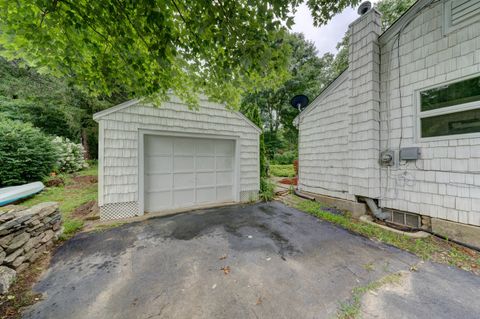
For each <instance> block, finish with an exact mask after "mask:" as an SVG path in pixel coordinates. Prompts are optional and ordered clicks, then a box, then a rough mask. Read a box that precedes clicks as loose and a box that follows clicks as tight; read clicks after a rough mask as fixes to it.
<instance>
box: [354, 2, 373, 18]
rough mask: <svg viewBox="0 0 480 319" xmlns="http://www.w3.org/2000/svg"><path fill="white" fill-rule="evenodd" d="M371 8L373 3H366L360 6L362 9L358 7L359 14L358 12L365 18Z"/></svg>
mask: <svg viewBox="0 0 480 319" xmlns="http://www.w3.org/2000/svg"><path fill="white" fill-rule="evenodd" d="M371 8H372V3H371V2H370V1H365V2H364V3H362V4H361V5H360V7H358V10H357V12H358V14H359V15H361V16H363V15H364V14H365V13H367V12H368V10H370V9H371Z"/></svg>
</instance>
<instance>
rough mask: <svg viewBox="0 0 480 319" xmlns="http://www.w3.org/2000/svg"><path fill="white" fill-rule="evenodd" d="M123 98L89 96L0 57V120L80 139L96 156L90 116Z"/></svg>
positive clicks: (94, 130)
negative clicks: (30, 125)
mask: <svg viewBox="0 0 480 319" xmlns="http://www.w3.org/2000/svg"><path fill="white" fill-rule="evenodd" d="M125 99H126V97H125V96H112V97H110V98H108V99H106V98H105V97H101V96H100V97H97V98H94V97H91V96H89V95H87V94H85V93H83V92H81V91H79V90H78V89H76V88H75V87H74V86H72V85H70V84H69V83H68V81H67V80H66V79H63V78H55V77H52V76H48V75H41V74H39V73H38V72H36V71H35V70H34V69H32V68H28V67H22V66H21V63H20V61H6V60H5V59H3V58H0V117H5V118H8V119H11V120H17V121H21V122H24V123H31V124H32V125H33V126H35V127H37V128H39V129H41V130H42V131H43V132H44V133H47V134H49V135H57V136H63V137H66V138H69V139H70V140H72V141H75V142H76V143H78V142H79V141H80V140H82V142H83V145H84V147H85V148H88V149H89V151H90V154H89V155H90V157H91V158H96V157H97V139H98V133H97V123H95V122H94V121H93V119H92V115H93V113H95V112H97V111H100V110H102V109H105V108H107V107H110V106H111V105H112V104H116V103H120V102H123V101H125Z"/></svg>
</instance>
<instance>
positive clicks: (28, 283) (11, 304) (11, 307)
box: [0, 245, 58, 319]
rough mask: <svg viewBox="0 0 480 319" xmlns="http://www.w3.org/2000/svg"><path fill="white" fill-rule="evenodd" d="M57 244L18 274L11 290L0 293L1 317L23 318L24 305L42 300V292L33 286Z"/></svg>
mask: <svg viewBox="0 0 480 319" xmlns="http://www.w3.org/2000/svg"><path fill="white" fill-rule="evenodd" d="M57 246H58V245H55V246H54V247H53V248H52V249H50V250H49V251H46V252H45V253H44V255H43V256H41V257H40V258H39V259H37V261H35V263H33V264H31V265H30V266H29V267H28V268H27V269H25V270H24V271H23V272H21V273H19V274H17V279H16V280H15V282H14V283H13V285H12V286H11V287H10V291H9V292H8V293H7V294H5V295H0V318H2V319H18V318H21V311H22V308H23V307H27V306H31V305H33V304H34V303H37V302H39V301H40V300H42V294H38V293H34V292H33V291H32V287H33V285H34V284H35V283H36V282H37V281H38V279H39V278H40V276H41V275H42V273H43V272H44V271H45V270H46V269H47V267H48V265H49V264H50V259H51V256H52V251H53V250H54V249H55V248H56V247H57Z"/></svg>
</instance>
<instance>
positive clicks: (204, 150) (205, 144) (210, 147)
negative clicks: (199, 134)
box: [195, 139, 215, 155]
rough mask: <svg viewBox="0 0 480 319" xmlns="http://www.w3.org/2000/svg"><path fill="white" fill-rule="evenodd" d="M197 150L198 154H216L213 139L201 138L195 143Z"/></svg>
mask: <svg viewBox="0 0 480 319" xmlns="http://www.w3.org/2000/svg"><path fill="white" fill-rule="evenodd" d="M195 150H196V151H195V153H196V154H197V155H214V154H215V143H212V141H211V140H201V139H199V140H198V141H197V143H196V145H195Z"/></svg>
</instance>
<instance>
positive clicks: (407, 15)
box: [378, 0, 443, 41]
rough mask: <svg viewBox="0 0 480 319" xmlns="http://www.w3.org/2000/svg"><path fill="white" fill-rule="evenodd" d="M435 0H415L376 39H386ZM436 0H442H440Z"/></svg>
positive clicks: (441, 0)
mask: <svg viewBox="0 0 480 319" xmlns="http://www.w3.org/2000/svg"><path fill="white" fill-rule="evenodd" d="M436 2H437V1H435V0H417V1H416V2H415V3H414V4H412V6H411V7H410V8H408V9H407V11H405V12H404V13H403V14H402V15H401V16H400V17H399V18H398V19H397V20H395V22H393V23H392V25H391V26H389V27H388V28H387V30H385V31H384V32H383V33H382V34H381V35H380V36H379V37H378V39H379V40H381V41H388V40H390V39H391V38H392V37H393V36H395V35H396V34H398V32H400V31H401V30H402V28H403V27H404V26H405V24H407V23H409V22H410V21H411V20H412V19H413V18H415V16H416V15H417V14H418V13H419V12H421V11H422V10H423V9H424V8H425V7H427V6H429V5H431V4H433V3H436ZM438 2H443V0H440V1H438Z"/></svg>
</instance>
